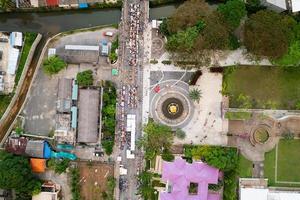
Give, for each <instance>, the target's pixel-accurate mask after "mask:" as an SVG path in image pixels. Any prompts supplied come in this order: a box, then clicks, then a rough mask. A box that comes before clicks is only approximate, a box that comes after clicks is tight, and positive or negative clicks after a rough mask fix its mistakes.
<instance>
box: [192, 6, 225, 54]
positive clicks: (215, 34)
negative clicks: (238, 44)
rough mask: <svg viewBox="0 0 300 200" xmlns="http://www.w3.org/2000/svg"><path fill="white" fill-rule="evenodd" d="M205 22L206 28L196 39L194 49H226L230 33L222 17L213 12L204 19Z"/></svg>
mask: <svg viewBox="0 0 300 200" xmlns="http://www.w3.org/2000/svg"><path fill="white" fill-rule="evenodd" d="M205 22H206V26H205V28H204V30H203V32H202V34H201V35H200V36H199V37H198V40H197V42H196V44H195V49H209V50H210V49H214V50H222V49H228V48H229V38H230V31H229V26H228V24H227V23H226V21H225V19H224V17H223V16H222V15H221V14H220V13H218V12H213V13H212V14H210V15H209V16H208V17H206V18H205Z"/></svg>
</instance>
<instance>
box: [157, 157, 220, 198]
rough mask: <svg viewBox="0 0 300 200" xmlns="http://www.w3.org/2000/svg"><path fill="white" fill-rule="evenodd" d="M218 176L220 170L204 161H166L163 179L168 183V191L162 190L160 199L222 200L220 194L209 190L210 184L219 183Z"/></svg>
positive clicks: (163, 166)
mask: <svg viewBox="0 0 300 200" xmlns="http://www.w3.org/2000/svg"><path fill="white" fill-rule="evenodd" d="M218 177H219V170H218V169H216V168H214V167H211V166H209V165H207V164H206V163H203V162H193V163H192V164H190V163H187V162H186V161H185V160H183V159H176V160H175V161H174V162H166V161H164V162H163V165H162V180H163V181H164V182H166V183H167V185H166V191H163V192H160V200H220V195H219V194H215V193H210V192H209V191H208V184H218ZM192 186H193V188H194V189H193V192H192V193H191V191H190V190H191V189H190V187H192Z"/></svg>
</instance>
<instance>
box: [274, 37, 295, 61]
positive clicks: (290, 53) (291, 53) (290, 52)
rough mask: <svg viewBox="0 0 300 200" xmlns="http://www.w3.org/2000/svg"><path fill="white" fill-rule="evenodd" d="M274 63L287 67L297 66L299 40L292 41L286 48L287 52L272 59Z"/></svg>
mask: <svg viewBox="0 0 300 200" xmlns="http://www.w3.org/2000/svg"><path fill="white" fill-rule="evenodd" d="M274 64H276V65H279V66H282V67H289V66H299V64H300V40H298V41H295V42H293V43H292V44H291V45H290V46H289V49H288V52H287V53H286V54H285V55H283V56H282V57H281V58H279V59H276V60H274Z"/></svg>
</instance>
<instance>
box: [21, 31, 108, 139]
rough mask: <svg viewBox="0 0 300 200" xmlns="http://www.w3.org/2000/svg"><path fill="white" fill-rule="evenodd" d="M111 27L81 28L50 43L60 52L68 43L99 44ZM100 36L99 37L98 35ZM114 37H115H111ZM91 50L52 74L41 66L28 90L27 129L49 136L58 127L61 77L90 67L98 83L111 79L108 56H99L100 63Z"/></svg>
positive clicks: (32, 132)
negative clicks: (57, 103)
mask: <svg viewBox="0 0 300 200" xmlns="http://www.w3.org/2000/svg"><path fill="white" fill-rule="evenodd" d="M112 30H114V29H112V28H104V29H101V30H97V31H91V32H80V33H76V34H74V35H67V36H65V37H60V38H58V39H55V41H54V42H53V43H51V44H50V47H51V48H54V47H55V48H57V54H58V55H59V56H64V51H63V50H64V46H65V45H66V44H73V45H74V44H76V45H96V44H99V42H100V41H101V38H103V37H104V36H103V34H104V32H106V31H112ZM98 36H99V37H98ZM110 39H112V38H110ZM89 54H90V53H89V52H87V53H84V54H80V55H82V56H80V55H77V57H76V58H74V60H75V62H72V61H71V62H69V63H76V62H80V63H77V64H68V66H67V68H66V69H65V70H62V71H61V72H59V73H58V74H57V75H54V76H52V77H49V76H47V75H45V74H44V72H43V70H42V68H40V69H39V70H38V72H37V76H36V78H35V80H34V81H33V86H32V89H31V91H30V94H29V98H28V100H27V102H26V104H25V107H24V110H23V112H22V115H24V117H25V127H24V128H25V131H26V132H29V133H31V134H35V135H41V136H48V135H49V132H50V131H51V130H54V129H55V115H56V101H57V90H58V80H59V78H70V79H74V78H75V77H76V75H77V73H78V72H81V71H84V70H88V69H91V70H92V71H93V72H94V79H95V83H94V84H98V83H99V82H100V81H101V80H112V78H113V77H112V75H111V69H112V67H111V66H110V65H109V64H108V63H107V61H106V59H107V57H103V56H100V58H101V59H100V60H99V63H98V64H96V65H95V64H94V63H93V60H89V59H88V58H90V59H91V57H92V55H93V54H90V55H89Z"/></svg>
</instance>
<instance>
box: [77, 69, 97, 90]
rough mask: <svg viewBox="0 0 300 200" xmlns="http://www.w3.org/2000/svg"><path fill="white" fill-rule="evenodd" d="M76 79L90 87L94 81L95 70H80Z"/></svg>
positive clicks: (81, 84)
mask: <svg viewBox="0 0 300 200" xmlns="http://www.w3.org/2000/svg"><path fill="white" fill-rule="evenodd" d="M76 80H77V83H78V85H80V86H83V87H88V86H91V85H93V82H94V78H93V71H92V70H90V69H89V70H86V71H83V72H79V73H78V74H77V76H76Z"/></svg>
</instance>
